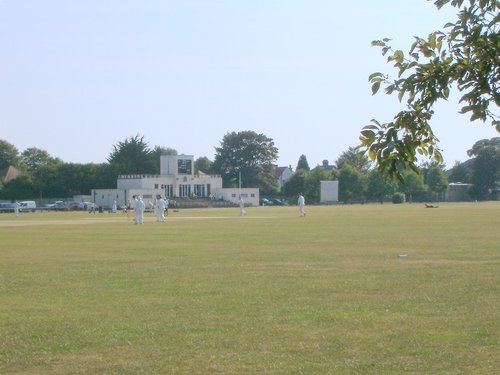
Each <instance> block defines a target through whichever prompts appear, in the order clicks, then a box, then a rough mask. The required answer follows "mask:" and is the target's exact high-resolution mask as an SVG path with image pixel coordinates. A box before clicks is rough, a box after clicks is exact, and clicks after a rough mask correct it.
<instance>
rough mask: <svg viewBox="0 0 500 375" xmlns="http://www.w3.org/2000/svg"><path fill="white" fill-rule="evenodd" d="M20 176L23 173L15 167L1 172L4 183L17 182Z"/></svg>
mask: <svg viewBox="0 0 500 375" xmlns="http://www.w3.org/2000/svg"><path fill="white" fill-rule="evenodd" d="M20 175H21V171H20V170H19V169H17V168H16V167H13V166H12V165H10V166H9V167H8V168H5V169H3V170H2V171H0V178H1V179H2V180H3V182H9V181H12V180H15V179H16V178H18V177H19V176H20Z"/></svg>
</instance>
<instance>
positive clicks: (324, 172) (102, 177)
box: [0, 131, 500, 203]
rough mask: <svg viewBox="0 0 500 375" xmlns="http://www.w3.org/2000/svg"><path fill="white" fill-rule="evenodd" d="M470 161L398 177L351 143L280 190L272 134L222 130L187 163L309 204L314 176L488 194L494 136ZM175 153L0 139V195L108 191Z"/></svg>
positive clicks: (424, 192) (378, 196)
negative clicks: (91, 155)
mask: <svg viewBox="0 0 500 375" xmlns="http://www.w3.org/2000/svg"><path fill="white" fill-rule="evenodd" d="M468 154H469V156H471V159H470V160H468V161H466V162H464V163H459V162H457V163H456V165H455V166H454V167H453V168H451V169H450V170H447V171H446V170H445V168H444V165H443V164H439V163H437V162H435V161H433V162H426V163H424V164H422V165H421V166H419V167H418V170H417V171H415V170H413V169H407V170H405V171H404V172H403V173H402V177H403V178H402V180H400V179H397V178H391V177H390V176H388V175H387V174H386V173H384V172H383V171H381V170H380V169H379V168H376V167H375V165H374V164H373V163H372V162H371V161H370V159H369V158H368V157H367V156H366V155H364V154H363V153H361V152H359V151H358V149H357V148H353V147H349V148H348V150H346V151H344V152H343V153H342V154H341V155H340V157H339V158H338V159H337V160H336V161H335V164H334V165H328V161H326V160H325V161H323V163H322V165H318V166H316V167H314V168H312V169H311V168H310V167H309V164H308V162H307V157H306V156H305V155H301V156H300V157H299V159H298V162H297V166H296V168H295V171H294V173H293V175H292V177H291V178H290V179H289V180H288V181H286V183H285V184H284V186H283V187H282V188H281V189H280V187H279V185H278V179H277V176H276V174H275V169H276V164H275V163H276V160H277V157H278V149H277V147H276V146H275V145H274V142H273V140H272V139H271V138H269V137H267V136H265V135H264V134H258V133H256V132H253V131H242V132H230V133H227V134H226V135H225V136H224V138H223V139H222V141H221V142H220V145H219V147H215V157H214V160H213V161H212V160H210V159H209V158H208V157H206V156H202V157H199V158H198V159H196V160H195V162H194V169H195V174H200V173H204V174H216V175H220V176H221V177H222V179H223V186H225V187H236V186H239V184H240V183H241V186H242V187H258V188H259V189H260V193H261V195H262V196H280V197H283V198H287V199H289V200H294V199H295V198H296V197H297V196H298V195H299V194H301V193H302V194H304V195H305V197H306V199H307V200H308V202H310V203H314V202H319V198H320V197H319V194H320V191H319V186H320V181H331V180H337V181H339V199H340V200H341V201H345V202H354V201H365V200H369V201H384V200H386V199H388V198H390V197H392V196H394V195H395V194H396V193H399V194H403V195H404V197H405V198H404V199H408V200H427V201H432V200H437V199H442V194H443V193H444V192H445V191H446V189H447V187H448V183H449V182H463V183H471V184H473V187H472V189H471V191H470V195H471V198H473V199H478V200H486V199H492V198H494V193H495V191H496V189H497V188H498V181H499V180H500V178H499V177H500V137H496V138H492V139H489V140H488V139H485V140H481V141H478V142H476V143H475V144H474V145H473V147H472V148H471V149H470V150H469V151H468ZM161 155H177V151H176V150H175V149H173V148H169V147H160V146H155V147H150V146H149V144H148V143H147V141H145V139H144V136H140V135H136V136H132V137H129V138H126V139H125V140H124V141H122V142H119V143H118V144H116V145H113V147H112V152H111V153H110V154H109V156H108V158H107V161H106V162H104V163H98V164H96V163H88V164H78V163H65V162H64V161H62V160H61V159H59V158H54V157H52V156H51V155H50V154H49V153H48V152H47V151H45V150H41V149H38V148H36V147H31V148H28V149H26V150H24V151H23V152H22V153H19V151H18V150H17V148H16V147H15V146H14V145H12V144H10V143H8V142H7V141H4V140H0V171H2V170H6V169H7V168H8V167H9V166H14V167H16V168H17V169H19V170H20V171H21V175H20V176H19V177H17V178H16V179H13V180H11V181H9V182H0V199H3V200H13V199H28V198H61V197H71V196H74V195H88V194H90V191H91V189H114V188H116V180H117V178H118V176H119V175H121V174H153V175H154V174H159V173H160V156H161Z"/></svg>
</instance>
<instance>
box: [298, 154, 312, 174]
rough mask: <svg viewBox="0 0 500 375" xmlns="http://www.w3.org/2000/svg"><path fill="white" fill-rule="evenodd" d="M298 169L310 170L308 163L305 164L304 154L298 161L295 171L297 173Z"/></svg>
mask: <svg viewBox="0 0 500 375" xmlns="http://www.w3.org/2000/svg"><path fill="white" fill-rule="evenodd" d="M299 169H303V170H305V171H310V170H311V168H310V167H309V163H308V162H307V158H306V156H305V155H304V154H302V155H300V157H299V161H298V162H297V168H296V170H297V171H298V170H299Z"/></svg>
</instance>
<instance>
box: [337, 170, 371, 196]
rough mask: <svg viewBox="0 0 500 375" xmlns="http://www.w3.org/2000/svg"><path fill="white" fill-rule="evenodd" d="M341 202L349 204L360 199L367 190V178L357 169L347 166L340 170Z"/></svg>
mask: <svg viewBox="0 0 500 375" xmlns="http://www.w3.org/2000/svg"><path fill="white" fill-rule="evenodd" d="M338 179H339V200H341V201H344V202H347V201H349V200H351V199H356V198H360V197H362V196H363V193H364V190H365V184H366V181H365V177H364V176H363V174H362V173H361V172H360V171H359V170H358V169H357V168H355V167H353V166H352V165H350V164H345V165H344V166H343V167H342V168H341V169H340V170H339V176H338Z"/></svg>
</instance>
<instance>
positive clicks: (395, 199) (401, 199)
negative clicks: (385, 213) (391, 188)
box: [392, 193, 406, 204]
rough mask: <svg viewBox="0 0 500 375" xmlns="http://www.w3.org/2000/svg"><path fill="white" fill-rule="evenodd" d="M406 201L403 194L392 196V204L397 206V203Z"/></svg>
mask: <svg viewBox="0 0 500 375" xmlns="http://www.w3.org/2000/svg"><path fill="white" fill-rule="evenodd" d="M405 201H406V199H405V195H404V194H403V193H394V195H393V196H392V203H394V204H398V203H404V202H405Z"/></svg>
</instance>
